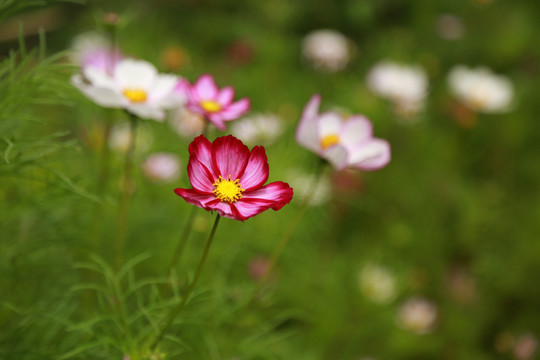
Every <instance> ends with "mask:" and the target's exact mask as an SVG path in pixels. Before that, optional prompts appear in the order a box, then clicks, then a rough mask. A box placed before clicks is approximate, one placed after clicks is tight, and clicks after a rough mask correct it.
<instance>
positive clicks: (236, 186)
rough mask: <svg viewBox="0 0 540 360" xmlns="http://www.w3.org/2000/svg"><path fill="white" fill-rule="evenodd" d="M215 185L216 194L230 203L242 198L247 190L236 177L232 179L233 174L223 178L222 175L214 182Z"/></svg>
mask: <svg viewBox="0 0 540 360" xmlns="http://www.w3.org/2000/svg"><path fill="white" fill-rule="evenodd" d="M212 185H214V191H212V192H213V193H214V195H215V196H216V197H217V198H218V199H220V200H221V201H226V202H228V203H231V204H232V203H234V202H236V201H237V200H240V199H241V198H242V193H243V192H244V191H245V190H244V189H242V185H240V180H239V179H236V180H234V181H232V180H231V175H229V178H228V179H223V178H222V177H221V175H220V176H219V178H218V179H217V180H216V181H215V182H214V183H213V184H212Z"/></svg>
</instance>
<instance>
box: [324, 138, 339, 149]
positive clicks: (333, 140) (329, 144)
mask: <svg viewBox="0 0 540 360" xmlns="http://www.w3.org/2000/svg"><path fill="white" fill-rule="evenodd" d="M338 143H339V136H337V135H336V134H330V135H326V136H325V137H323V138H322V139H321V147H322V149H323V150H326V149H328V148H329V147H332V146H334V145H336V144H338Z"/></svg>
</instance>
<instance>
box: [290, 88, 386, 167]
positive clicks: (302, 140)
mask: <svg viewBox="0 0 540 360" xmlns="http://www.w3.org/2000/svg"><path fill="white" fill-rule="evenodd" d="M320 103H321V97H320V96H319V95H314V96H313V97H312V98H311V100H310V101H309V102H308V104H307V105H306V107H305V108H304V112H303V113H302V118H301V119H300V124H299V125H298V128H297V129H296V141H298V143H299V144H300V145H302V146H304V147H305V148H306V149H308V150H311V151H313V152H314V153H316V154H317V155H319V156H320V157H322V158H324V159H326V160H328V161H329V162H330V163H331V164H332V165H333V166H334V167H335V168H336V169H338V170H343V169H344V168H346V167H352V168H356V169H359V170H367V171H370V170H377V169H380V168H382V167H384V166H385V165H386V164H388V163H389V162H390V145H389V144H388V142H387V141H386V140H382V139H378V138H374V137H373V127H372V125H371V122H370V121H369V120H368V119H367V118H366V117H364V116H362V115H352V116H350V117H349V118H347V119H346V118H344V117H343V116H341V115H340V114H338V113H336V112H324V113H321V114H319V113H318V112H319V105H320Z"/></svg>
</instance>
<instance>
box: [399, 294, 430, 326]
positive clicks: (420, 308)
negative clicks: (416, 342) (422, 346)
mask: <svg viewBox="0 0 540 360" xmlns="http://www.w3.org/2000/svg"><path fill="white" fill-rule="evenodd" d="M437 317H438V311H437V306H436V305H435V304H434V303H432V302H431V301H429V300H426V299H423V298H411V299H409V300H408V301H406V302H405V303H404V304H402V305H401V307H400V309H399V313H398V317H397V320H398V323H399V324H400V325H401V326H402V327H404V328H405V329H407V330H411V331H413V332H415V333H417V334H419V335H421V334H427V333H429V332H431V331H433V328H434V326H435V323H436V321H437Z"/></svg>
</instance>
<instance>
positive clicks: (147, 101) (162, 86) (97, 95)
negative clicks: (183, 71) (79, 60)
mask: <svg viewBox="0 0 540 360" xmlns="http://www.w3.org/2000/svg"><path fill="white" fill-rule="evenodd" d="M82 72H83V73H82V74H77V75H74V76H73V77H72V79H71V80H72V83H73V84H74V85H75V86H76V87H77V88H79V90H81V91H82V92H83V93H84V94H85V95H86V96H88V97H89V98H90V99H91V100H92V101H94V102H95V103H96V104H98V105H100V106H103V107H110V108H123V109H126V110H127V111H129V112H131V113H133V114H135V115H137V116H139V117H141V118H147V119H153V120H157V121H162V120H163V119H164V118H165V111H164V110H166V109H171V108H175V107H178V106H180V105H182V104H183V102H184V99H183V96H182V94H181V93H180V92H178V91H176V90H175V87H176V85H177V84H178V81H179V78H178V77H177V76H175V75H168V74H158V72H157V70H156V68H155V67H154V66H153V65H152V64H150V63H148V62H146V61H142V60H133V59H124V60H121V61H119V62H118V63H117V64H116V66H115V68H114V71H113V74H112V75H108V74H107V73H106V72H104V71H103V70H101V69H98V68H96V67H93V66H87V67H83V69H82Z"/></svg>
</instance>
